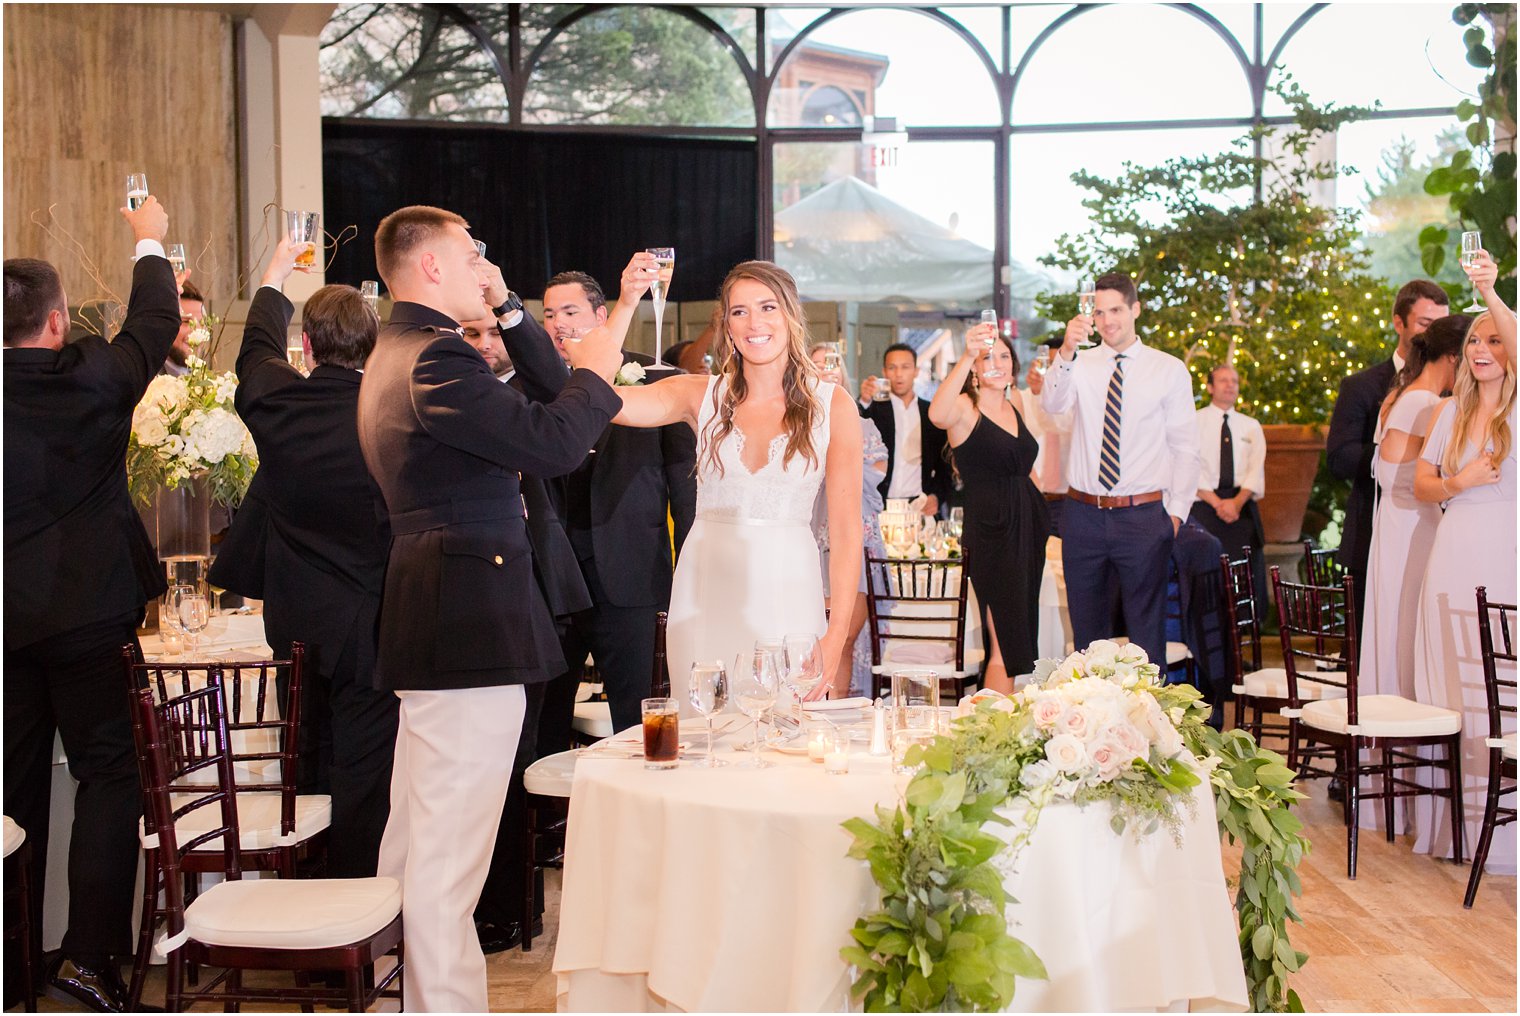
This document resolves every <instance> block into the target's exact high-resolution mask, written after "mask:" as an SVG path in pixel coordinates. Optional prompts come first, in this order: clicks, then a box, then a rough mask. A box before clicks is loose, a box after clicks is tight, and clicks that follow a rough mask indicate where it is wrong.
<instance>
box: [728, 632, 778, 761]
mask: <svg viewBox="0 0 1520 1016" xmlns="http://www.w3.org/2000/svg"><path fill="white" fill-rule="evenodd" d="M779 683H780V678H779V676H778V671H777V669H776V660H775V657H774V656H773V655H772V654H771V653H770V652H768V651H765V650H756V651H754V652H751V653H740V654H739V655H738V656H737V657H736V658H735V659H734V692H733V693H734V698H735V699H736V700H737V701H738V703H739V711H740V712H742V713H743V714H744V715H745V716H748V717H749V718H750V719H751V720H754V721H755V738H754V742H753V745H752V747H753V751H754V755H753V757H752V758H751V759H750V761H748V762H740V763H738V764H737V765H738V767H739V768H740V769H769V768H770V767H771V763H769V762H767V761H765V759H763V758H761V757H760V723H761V721H762V720H764V718H765V714H766V713H767V712H769V711H770V709H771V707H772V706H774V705H775V704H776V693H777V690H778V686H779Z"/></svg>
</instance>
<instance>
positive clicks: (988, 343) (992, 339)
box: [982, 307, 998, 349]
mask: <svg viewBox="0 0 1520 1016" xmlns="http://www.w3.org/2000/svg"><path fill="white" fill-rule="evenodd" d="M982 324H984V325H991V326H992V328H993V330H992V331H990V332H988V333H987V337H986V338H984V339H983V340H982V345H983V346H984V347H985V348H987V349H991V348H992V347H993V346H995V345H997V326H998V316H997V311H995V310H993V309H992V308H990V307H989V308H987V309H986V310H984V311H982Z"/></svg>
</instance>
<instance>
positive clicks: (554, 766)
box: [523, 721, 610, 797]
mask: <svg viewBox="0 0 1520 1016" xmlns="http://www.w3.org/2000/svg"><path fill="white" fill-rule="evenodd" d="M609 723H610V721H609ZM576 754H577V753H576V752H575V751H573V750H572V751H562V752H560V753H558V754H556V755H545V756H544V757H543V758H541V759H539V760H538V761H537V762H535V763H533V764H532V765H530V766H529V767H528V768H527V770H526V771H524V772H523V786H524V787H525V788H527V791H528V793H530V794H540V795H542V796H544V797H569V796H570V785H571V784H572V783H573V782H575V758H576Z"/></svg>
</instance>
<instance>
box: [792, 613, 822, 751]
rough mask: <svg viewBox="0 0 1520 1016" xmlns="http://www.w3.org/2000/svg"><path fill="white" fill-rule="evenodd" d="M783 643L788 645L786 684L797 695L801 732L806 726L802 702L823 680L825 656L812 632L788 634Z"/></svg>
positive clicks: (798, 721)
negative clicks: (819, 650)
mask: <svg viewBox="0 0 1520 1016" xmlns="http://www.w3.org/2000/svg"><path fill="white" fill-rule="evenodd" d="M783 645H785V647H786V672H785V675H786V686H787V687H788V688H790V689H791V690H792V694H793V695H795V696H797V730H798V731H799V732H801V731H802V730H803V728H804V727H805V726H806V715H805V713H804V711H803V706H802V702H803V700H804V699H805V698H807V696H808V693H809V692H811V691H812V690H813V689H814V688H816V687H818V683H819V682H820V681H822V680H823V657H822V654H820V653H819V652H818V636H817V635H813V634H811V633H807V632H800V633H793V634H790V635H787V636H786V638H785V639H784V640H783Z"/></svg>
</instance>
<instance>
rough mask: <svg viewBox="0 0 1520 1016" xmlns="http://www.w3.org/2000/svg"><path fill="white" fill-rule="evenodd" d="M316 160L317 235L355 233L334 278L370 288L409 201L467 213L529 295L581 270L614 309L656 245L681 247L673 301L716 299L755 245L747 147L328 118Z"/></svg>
mask: <svg viewBox="0 0 1520 1016" xmlns="http://www.w3.org/2000/svg"><path fill="white" fill-rule="evenodd" d="M322 157H323V177H324V179H323V200H324V202H325V205H326V208H325V217H324V218H325V221H324V222H323V228H324V229H326V231H327V232H328V233H329V234H331V235H334V236H336V235H338V234H339V233H340V231H342V230H343V229H344V227H346V226H355V227H357V229H358V235H357V236H356V237H354V238H353V239H351V240H348V241H347V242H345V243H344V244H343V245H342V246H341V247H340V248H339V249H338V250H337V251H336V252H335V253H331V254H330V256H329V257H328V259H327V260H328V268H327V279H328V281H329V282H343V283H348V284H349V285H354V286H357V285H358V284H359V283H360V281H362V280H364V279H378V278H379V275H378V273H377V272H376V271H375V249H374V235H375V228H376V226H378V225H379V223H380V220H381V219H382V218H384V217H385V215H387V214H388V213H390V212H392V211H394V210H395V209H397V208H400V207H402V206H403V205H414V204H423V205H437V206H438V207H440V208H447V209H449V210H450V211H454V212H458V213H459V214H460V215H462V216H464V217H465V219H467V220H468V221H469V223H470V232H471V234H472V235H473V236H474V237H475V238H476V239H477V240H484V241H485V242H486V244H487V251H486V256H487V257H488V258H490V259H491V260H492V261H494V262H495V263H496V264H498V265H500V266H501V268H502V272H503V274H504V275H505V276H506V280H507V285H509V286H511V287H512V288H513V289H514V290H516V291H517V292H518V293H519V294H520V295H521V296H523V298H524V299H537V298H539V297H541V296H542V295H543V291H544V283H545V282H546V281H547V280H548V279H549V277H550V276H552V275H554V274H555V273H557V272H563V271H570V270H575V271H583V272H589V273H590V274H591V275H592V276H593V277H594V278H596V279H597V281H599V282H600V283H601V284H602V286H603V287H604V288H606V289H607V290H608V293H607V296H608V299H609V300H615V299H617V285H618V279H619V277H620V276H621V275H622V272H623V266H624V265H626V264H627V263H628V258H629V255H631V254H632V253H633V252H634V251H636V250H643V249H644V248H645V247H655V246H661V247H675V248H676V274H675V280H674V282H673V284H672V286H671V296H672V298H673V299H675V300H709V299H714V298H716V296H717V293H718V287H719V285H720V284H721V283H722V281H723V276H724V275H725V274H727V272H728V270H729V269H730V268H731V267H733V266H734V265H735V264H737V263H739V262H740V261H744V260H746V259H749V258H752V257H754V256H755V251H756V249H757V243H756V230H755V201H756V193H755V190H756V188H755V143H754V142H753V141H728V140H707V139H689V138H687V139H683V138H660V137H647V136H630V135H622V134H583V133H574V134H568V133H567V134H554V133H549V132H539V131H514V130H510V129H508V128H504V127H478V126H464V125H459V124H440V125H434V124H425V125H417V124H411V123H407V124H400V123H390V122H387V121H384V120H364V121H357V120H324V121H323V122H322ZM349 232H350V234H352V230H350V231H349Z"/></svg>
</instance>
